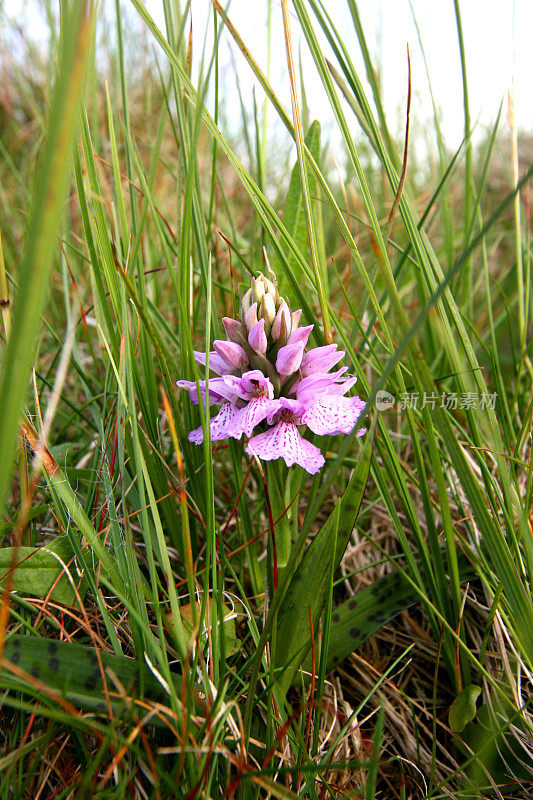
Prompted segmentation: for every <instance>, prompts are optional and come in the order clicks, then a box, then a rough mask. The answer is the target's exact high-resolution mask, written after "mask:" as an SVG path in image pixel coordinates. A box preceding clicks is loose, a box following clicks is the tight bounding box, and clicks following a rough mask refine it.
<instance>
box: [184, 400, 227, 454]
mask: <svg viewBox="0 0 533 800" xmlns="http://www.w3.org/2000/svg"><path fill="white" fill-rule="evenodd" d="M237 413H238V408H237V406H236V405H235V404H234V403H230V402H229V401H228V400H227V401H226V402H225V403H223V404H222V405H221V407H220V411H219V412H218V414H217V415H216V417H213V419H212V420H211V425H210V427H211V441H213V442H218V441H219V440H220V439H227V438H228V436H231V433H230V432H229V431H230V429H231V425H232V423H233V420H234V419H235V417H236V415H237ZM188 439H189V441H190V442H194V443H195V444H201V443H202V442H203V440H204V432H203V429H202V426H201V425H200V427H199V428H195V430H193V431H191V432H190V433H189V436H188Z"/></svg>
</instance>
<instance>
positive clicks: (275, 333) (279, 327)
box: [270, 300, 292, 342]
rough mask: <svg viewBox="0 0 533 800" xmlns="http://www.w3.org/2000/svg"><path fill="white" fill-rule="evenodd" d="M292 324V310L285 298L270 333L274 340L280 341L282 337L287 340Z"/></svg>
mask: <svg viewBox="0 0 533 800" xmlns="http://www.w3.org/2000/svg"><path fill="white" fill-rule="evenodd" d="M291 325H292V322H291V312H290V311H289V306H288V305H287V303H286V302H285V300H282V301H281V305H280V307H279V308H278V311H277V314H276V317H275V319H274V322H273V323H272V330H271V332H270V335H271V336H272V338H273V339H274V341H275V342H278V341H279V340H280V339H282V340H286V339H287V337H288V335H289V333H290V330H291Z"/></svg>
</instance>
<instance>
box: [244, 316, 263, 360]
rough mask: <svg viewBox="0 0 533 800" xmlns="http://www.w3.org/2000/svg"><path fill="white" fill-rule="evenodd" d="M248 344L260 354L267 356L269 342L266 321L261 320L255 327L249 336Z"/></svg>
mask: <svg viewBox="0 0 533 800" xmlns="http://www.w3.org/2000/svg"><path fill="white" fill-rule="evenodd" d="M248 343H249V344H250V345H251V346H252V347H253V348H254V350H258V351H259V352H260V353H262V354H263V355H265V353H266V351H267V345H268V340H267V337H266V333H265V320H264V319H260V320H259V322H256V324H255V325H254V326H253V328H252V330H251V331H250V333H249V334H248Z"/></svg>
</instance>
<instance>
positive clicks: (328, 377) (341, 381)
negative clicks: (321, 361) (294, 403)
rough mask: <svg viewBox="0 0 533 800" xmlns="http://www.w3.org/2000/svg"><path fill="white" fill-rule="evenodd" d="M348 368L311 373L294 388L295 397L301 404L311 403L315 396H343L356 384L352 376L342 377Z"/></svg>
mask: <svg viewBox="0 0 533 800" xmlns="http://www.w3.org/2000/svg"><path fill="white" fill-rule="evenodd" d="M347 369H348V368H347V367H342V369H340V370H338V371H337V372H328V373H323V372H313V373H312V374H311V375H308V376H307V377H306V378H302V379H301V380H300V381H298V382H297V383H296V384H295V386H294V391H295V392H296V397H297V398H298V400H301V401H302V402H303V403H306V402H309V401H311V402H313V401H314V400H315V399H316V398H317V396H322V395H331V394H333V395H343V394H346V392H347V391H348V390H349V389H351V388H352V386H353V385H354V384H355V383H356V382H357V378H356V377H354V376H349V377H346V378H344V377H342V376H343V374H344V372H346V370H347Z"/></svg>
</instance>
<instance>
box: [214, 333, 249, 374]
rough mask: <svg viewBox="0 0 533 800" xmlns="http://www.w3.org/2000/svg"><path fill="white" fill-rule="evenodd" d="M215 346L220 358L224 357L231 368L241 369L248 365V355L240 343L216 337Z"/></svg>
mask: <svg viewBox="0 0 533 800" xmlns="http://www.w3.org/2000/svg"><path fill="white" fill-rule="evenodd" d="M213 346H214V348H215V350H216V352H217V354H218V355H219V356H220V358H222V359H224V361H225V362H226V364H227V365H228V367H230V368H231V369H241V368H242V367H246V366H247V365H248V356H247V355H246V353H245V352H244V350H243V348H242V347H241V346H240V344H237V343H236V342H224V341H221V340H220V339H216V340H215V341H214V342H213Z"/></svg>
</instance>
